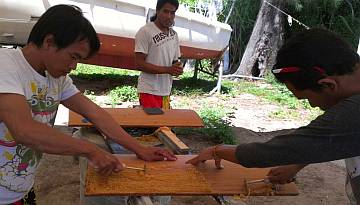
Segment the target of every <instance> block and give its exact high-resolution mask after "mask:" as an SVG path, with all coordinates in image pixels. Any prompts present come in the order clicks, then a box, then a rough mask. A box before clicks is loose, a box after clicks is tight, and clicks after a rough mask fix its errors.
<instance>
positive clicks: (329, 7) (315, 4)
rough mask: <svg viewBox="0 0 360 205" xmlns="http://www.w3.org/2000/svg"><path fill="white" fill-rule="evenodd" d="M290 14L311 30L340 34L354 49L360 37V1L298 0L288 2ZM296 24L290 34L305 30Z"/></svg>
mask: <svg viewBox="0 0 360 205" xmlns="http://www.w3.org/2000/svg"><path fill="white" fill-rule="evenodd" d="M288 2H289V4H288V12H289V13H290V14H291V15H292V16H293V17H295V18H296V19H298V20H299V21H301V22H303V23H304V24H306V25H307V26H309V27H311V28H318V27H320V28H327V29H329V30H331V31H334V32H336V33H338V34H339V35H340V36H342V37H343V38H344V39H346V40H347V41H348V42H349V43H350V44H351V45H352V46H353V47H354V48H357V45H358V42H359V36H360V1H359V0H296V1H288ZM303 29H304V27H302V26H299V25H298V24H296V23H294V24H293V25H292V26H291V27H288V28H287V30H288V34H289V35H291V33H294V32H298V31H300V30H303Z"/></svg>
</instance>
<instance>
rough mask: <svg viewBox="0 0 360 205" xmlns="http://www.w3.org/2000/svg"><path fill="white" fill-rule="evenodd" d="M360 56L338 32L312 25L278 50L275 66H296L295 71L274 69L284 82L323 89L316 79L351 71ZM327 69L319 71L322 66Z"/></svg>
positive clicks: (359, 59)
mask: <svg viewBox="0 0 360 205" xmlns="http://www.w3.org/2000/svg"><path fill="white" fill-rule="evenodd" d="M359 62H360V57H359V55H358V54H357V53H356V51H355V50H354V49H353V48H352V47H351V46H350V45H349V44H348V43H346V42H345V41H344V40H342V39H341V38H340V37H339V36H337V35H336V34H335V33H333V32H331V31H328V30H325V29H318V28H317V29H309V30H305V31H303V32H301V33H298V34H296V35H295V36H293V37H292V38H290V39H289V40H288V41H287V42H286V43H285V44H284V45H283V46H282V47H281V48H280V50H279V51H278V54H277V57H276V64H275V65H274V67H273V68H272V71H273V73H274V70H275V69H280V68H285V67H297V68H299V70H298V71H296V72H284V73H282V72H280V73H274V75H275V77H276V79H277V80H278V81H280V82H282V83H284V82H289V83H291V84H292V85H293V86H294V87H295V88H296V89H298V90H305V89H311V90H314V91H320V90H321V88H322V87H321V85H320V84H318V83H317V82H318V81H319V80H320V79H322V78H325V77H326V76H333V75H346V74H351V73H352V72H353V71H354V70H355V69H356V64H357V63H359ZM318 68H320V69H322V70H324V73H323V72H319V69H318Z"/></svg>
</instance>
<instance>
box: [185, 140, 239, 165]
mask: <svg viewBox="0 0 360 205" xmlns="http://www.w3.org/2000/svg"><path fill="white" fill-rule="evenodd" d="M235 152H236V146H234V145H218V146H214V147H209V148H206V149H204V150H202V151H201V153H200V154H199V155H198V156H196V157H195V158H193V159H191V160H189V161H187V162H186V163H190V164H193V165H197V164H199V163H200V162H203V161H205V160H211V159H214V160H215V165H216V167H218V168H221V164H220V161H221V159H225V160H227V161H230V162H234V163H237V164H238V163H239V162H238V160H237V159H236V156H235Z"/></svg>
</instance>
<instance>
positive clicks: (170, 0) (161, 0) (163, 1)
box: [150, 0, 179, 22]
mask: <svg viewBox="0 0 360 205" xmlns="http://www.w3.org/2000/svg"><path fill="white" fill-rule="evenodd" d="M166 3H169V4H171V5H173V6H175V7H176V10H177V9H178V8H179V1H178V0H158V1H157V3H156V11H159V10H160V9H161V8H162V7H163V6H164V5H165V4H166ZM156 18H157V15H156V13H155V15H154V16H152V17H151V18H150V21H151V22H153V21H155V20H156Z"/></svg>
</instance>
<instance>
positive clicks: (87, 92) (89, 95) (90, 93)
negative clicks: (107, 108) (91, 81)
mask: <svg viewBox="0 0 360 205" xmlns="http://www.w3.org/2000/svg"><path fill="white" fill-rule="evenodd" d="M84 95H85V96H86V97H87V98H89V99H90V100H91V101H93V102H95V101H96V96H95V93H94V92H93V91H90V90H85V92H84Z"/></svg>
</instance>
